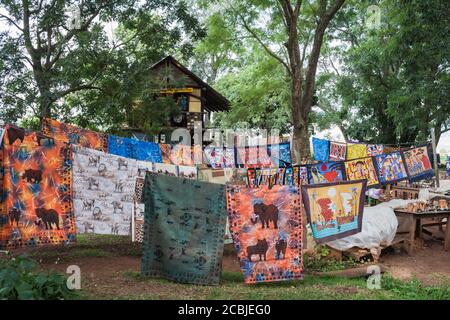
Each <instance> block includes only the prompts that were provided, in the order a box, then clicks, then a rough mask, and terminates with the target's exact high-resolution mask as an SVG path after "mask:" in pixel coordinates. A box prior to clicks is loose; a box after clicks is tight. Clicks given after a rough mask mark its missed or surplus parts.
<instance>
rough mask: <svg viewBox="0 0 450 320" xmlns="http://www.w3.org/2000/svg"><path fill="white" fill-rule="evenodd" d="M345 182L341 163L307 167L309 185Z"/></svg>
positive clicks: (318, 164)
mask: <svg viewBox="0 0 450 320" xmlns="http://www.w3.org/2000/svg"><path fill="white" fill-rule="evenodd" d="M344 180H345V168H344V166H343V164H342V162H326V163H317V164H311V165H308V181H309V183H310V184H318V183H332V182H339V181H344Z"/></svg>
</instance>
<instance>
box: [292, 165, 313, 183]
mask: <svg viewBox="0 0 450 320" xmlns="http://www.w3.org/2000/svg"><path fill="white" fill-rule="evenodd" d="M292 171H293V174H294V185H296V186H297V187H298V186H300V185H304V184H308V182H309V179H308V167H307V166H293V167H292Z"/></svg>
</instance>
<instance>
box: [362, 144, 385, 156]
mask: <svg viewBox="0 0 450 320" xmlns="http://www.w3.org/2000/svg"><path fill="white" fill-rule="evenodd" d="M383 152H384V146H383V145H382V144H368V145H367V149H366V155H367V156H368V157H372V156H378V155H380V154H383Z"/></svg>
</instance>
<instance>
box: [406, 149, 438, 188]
mask: <svg viewBox="0 0 450 320" xmlns="http://www.w3.org/2000/svg"><path fill="white" fill-rule="evenodd" d="M402 153H403V159H405V166H406V172H407V173H408V179H409V181H410V182H413V181H418V180H423V179H428V178H431V177H432V176H434V170H433V167H432V166H431V161H430V156H429V154H428V150H427V146H422V147H417V148H412V149H409V150H404V151H402Z"/></svg>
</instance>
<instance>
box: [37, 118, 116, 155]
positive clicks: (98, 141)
mask: <svg viewBox="0 0 450 320" xmlns="http://www.w3.org/2000/svg"><path fill="white" fill-rule="evenodd" d="M41 131H42V133H43V134H44V135H45V136H47V137H51V138H54V139H55V140H60V141H63V142H68V143H72V144H75V145H80V146H82V147H85V148H90V149H95V150H98V151H103V152H108V136H107V135H105V134H103V133H99V132H95V131H92V130H88V129H83V128H79V127H77V126H74V125H71V124H67V123H62V122H59V121H57V120H53V119H49V118H44V119H43V121H42V130H41Z"/></svg>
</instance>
